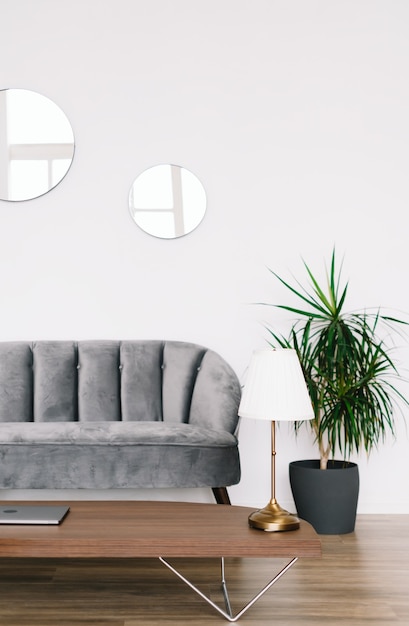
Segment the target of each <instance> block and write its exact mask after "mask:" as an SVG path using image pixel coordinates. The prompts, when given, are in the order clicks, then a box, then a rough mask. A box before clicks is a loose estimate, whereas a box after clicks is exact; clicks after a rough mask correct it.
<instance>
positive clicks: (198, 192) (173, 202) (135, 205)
mask: <svg viewBox="0 0 409 626" xmlns="http://www.w3.org/2000/svg"><path fill="white" fill-rule="evenodd" d="M129 210H130V212H131V215H132V217H133V219H134V220H135V222H136V223H137V224H138V226H139V227H140V228H142V230H144V231H145V232H147V233H149V234H150V235H154V236H155V237H161V238H162V239H175V238H176V237H182V236H183V235H187V234H188V233H190V232H191V231H192V230H194V229H195V228H196V227H197V226H198V225H199V224H200V222H201V221H202V219H203V217H204V214H205V212H206V193H205V190H204V188H203V185H202V183H201V182H200V180H199V179H198V178H196V176H195V175H194V174H192V172H190V171H189V170H187V169H185V168H184V167H180V166H179V165H167V164H165V165H156V166H154V167H151V168H149V169H148V170H145V171H144V172H142V174H140V175H139V176H138V177H137V178H136V179H135V181H134V183H133V185H132V187H131V191H130V192H129Z"/></svg>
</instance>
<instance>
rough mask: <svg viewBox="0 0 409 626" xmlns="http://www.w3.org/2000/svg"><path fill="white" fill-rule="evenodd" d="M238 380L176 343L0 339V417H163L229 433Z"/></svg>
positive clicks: (202, 352)
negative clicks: (18, 340) (8, 340)
mask: <svg viewBox="0 0 409 626" xmlns="http://www.w3.org/2000/svg"><path fill="white" fill-rule="evenodd" d="M239 401H240V385H239V382H238V379H237V377H236V375H235V373H234V372H233V370H232V369H231V367H230V366H229V365H228V364H227V363H226V362H225V361H224V360H223V359H222V357H220V356H219V355H218V354H217V353H215V352H213V351H211V350H209V349H207V348H204V347H202V346H199V345H196V344H192V343H187V342H179V341H157V340H139V341H109V340H93V341H78V342H75V341H37V342H3V343H0V422H76V421H78V422H94V421H95V422H102V421H126V422H131V421H163V422H167V423H172V422H173V423H191V424H196V425H200V426H202V427H204V428H214V429H217V430H226V431H228V432H231V433H234V432H235V431H236V429H237V422H238V416H237V411H238V404H239Z"/></svg>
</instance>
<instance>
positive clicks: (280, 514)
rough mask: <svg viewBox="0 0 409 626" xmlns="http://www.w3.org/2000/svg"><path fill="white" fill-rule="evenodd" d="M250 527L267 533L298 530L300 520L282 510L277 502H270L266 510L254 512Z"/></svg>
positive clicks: (251, 516) (250, 518)
mask: <svg viewBox="0 0 409 626" xmlns="http://www.w3.org/2000/svg"><path fill="white" fill-rule="evenodd" d="M249 526H251V528H259V529H260V530H266V531H267V532H276V531H285V530H297V528H299V527H300V520H299V519H298V517H297V516H296V515H293V514H292V513H289V512H288V511H286V510H285V509H282V508H281V506H280V505H279V504H278V502H277V501H276V500H270V502H269V503H268V504H267V506H265V507H264V509H260V510H259V511H254V513H252V514H251V515H250V516H249Z"/></svg>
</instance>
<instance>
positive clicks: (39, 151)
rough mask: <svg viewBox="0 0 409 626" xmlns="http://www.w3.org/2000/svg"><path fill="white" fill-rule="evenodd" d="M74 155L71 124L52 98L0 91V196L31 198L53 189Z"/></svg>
mask: <svg viewBox="0 0 409 626" xmlns="http://www.w3.org/2000/svg"><path fill="white" fill-rule="evenodd" d="M73 156H74V134H73V132H72V128H71V124H70V123H69V121H68V119H67V117H66V116H65V114H64V113H63V111H61V109H60V108H59V107H58V106H57V105H56V104H55V103H54V102H52V100H49V99H48V98H46V97H45V96H42V95H41V94H39V93H36V92H35V91H28V90H27V89H2V90H0V199H1V200H12V201H13V200H31V199H32V198H37V197H38V196H42V195H43V194H45V193H47V191H50V189H53V187H55V186H56V185H58V183H59V182H60V181H61V180H62V179H63V178H64V176H65V175H66V173H67V172H68V170H69V168H70V166H71V163H72V159H73Z"/></svg>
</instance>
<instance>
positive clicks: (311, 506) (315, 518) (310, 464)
mask: <svg viewBox="0 0 409 626" xmlns="http://www.w3.org/2000/svg"><path fill="white" fill-rule="evenodd" d="M290 483H291V489H292V492H293V497H294V502H295V506H296V508H297V514H298V516H299V517H300V518H301V519H304V520H306V521H307V522H309V523H310V524H311V525H312V526H313V527H314V528H315V530H316V532H317V533H319V534H322V535H338V534H340V535H343V534H346V533H352V532H353V530H354V528H355V521H356V509H357V505H358V494H359V472H358V466H357V464H356V463H346V462H345V461H329V463H328V469H327V470H321V469H320V464H319V461H317V460H309V461H293V462H291V463H290Z"/></svg>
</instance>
